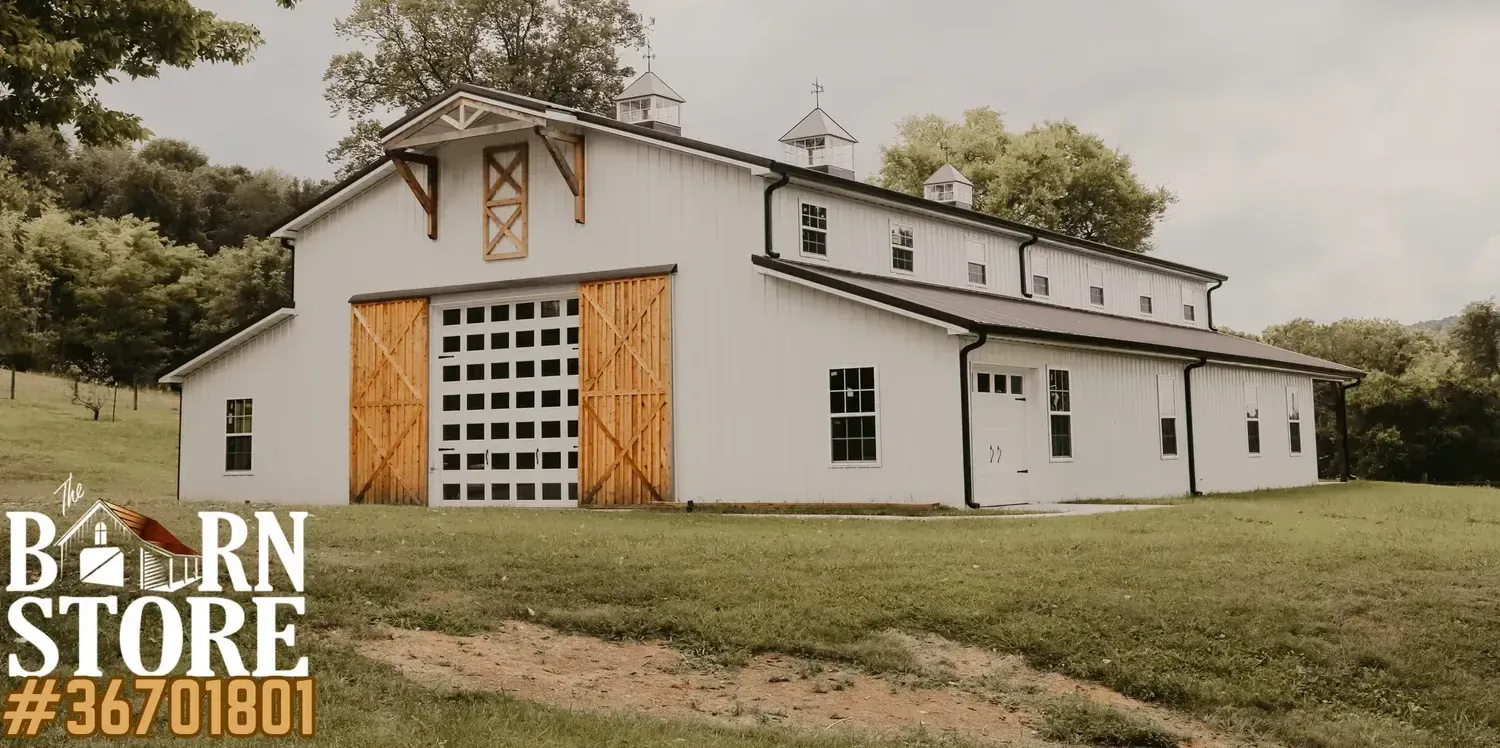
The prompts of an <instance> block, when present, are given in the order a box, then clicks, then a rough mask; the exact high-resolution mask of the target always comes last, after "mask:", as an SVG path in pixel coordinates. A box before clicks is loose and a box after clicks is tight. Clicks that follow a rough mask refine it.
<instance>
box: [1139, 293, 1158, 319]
mask: <svg viewBox="0 0 1500 748" xmlns="http://www.w3.org/2000/svg"><path fill="white" fill-rule="evenodd" d="M1140 305H1141V314H1144V315H1146V316H1147V317H1150V316H1151V315H1152V314H1154V313H1155V312H1156V305H1155V303H1154V301H1153V300H1152V299H1151V297H1150V296H1145V295H1142V296H1141V302H1140Z"/></svg>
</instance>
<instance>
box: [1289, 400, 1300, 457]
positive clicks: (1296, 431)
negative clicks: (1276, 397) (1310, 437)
mask: <svg viewBox="0 0 1500 748" xmlns="http://www.w3.org/2000/svg"><path fill="white" fill-rule="evenodd" d="M1297 395H1298V392H1297V388H1296V387H1288V388H1286V430H1287V444H1289V445H1290V450H1291V453H1292V454H1293V455H1300V454H1302V403H1300V402H1298V399H1297Z"/></svg>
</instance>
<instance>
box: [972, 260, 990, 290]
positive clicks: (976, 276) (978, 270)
mask: <svg viewBox="0 0 1500 748" xmlns="http://www.w3.org/2000/svg"><path fill="white" fill-rule="evenodd" d="M986 275H987V273H986V268H985V266H984V265H983V264H982V263H978V262H971V263H969V282H970V283H972V284H974V285H976V286H983V285H985V284H987V283H988V282H989V281H988V279H987V278H986Z"/></svg>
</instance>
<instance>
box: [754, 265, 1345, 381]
mask: <svg viewBox="0 0 1500 748" xmlns="http://www.w3.org/2000/svg"><path fill="white" fill-rule="evenodd" d="M751 262H753V263H754V264H755V265H757V266H759V267H761V268H765V269H767V270H771V271H774V272H777V273H782V274H785V275H788V276H790V277H792V278H796V279H799V280H801V281H806V282H810V283H813V284H816V285H820V286H824V287H827V288H829V289H832V290H835V291H839V292H842V293H845V294H850V295H853V296H858V297H860V298H862V299H867V300H869V301H872V302H875V303H878V304H882V305H886V306H890V307H894V308H896V309H900V310H903V311H906V312H910V313H912V314H917V315H921V316H923V317H928V318H931V319H934V320H938V321H940V322H944V323H947V324H950V325H954V326H957V327H962V328H964V329H967V330H970V331H973V332H980V331H984V332H986V333H993V334H998V335H1005V336H1008V337H1017V338H1028V339H1035V340H1049V341H1056V342H1064V343H1076V344H1080V345H1102V346H1109V347H1112V348H1123V349H1127V350H1136V351H1140V352H1143V353H1160V354H1167V355H1175V356H1190V357H1193V358H1206V359H1208V360H1210V361H1213V362H1217V363H1229V364H1249V365H1254V366H1268V367H1272V368H1279V369H1290V370H1294V371H1298V372H1304V373H1308V374H1312V375H1314V376H1317V377H1318V378H1323V379H1330V378H1331V379H1338V380H1349V379H1358V378H1362V377H1363V376H1364V372H1363V371H1360V370H1359V369H1355V368H1353V367H1349V366H1344V365H1343V364H1338V363H1334V362H1332V361H1325V360H1323V359H1320V358H1315V357H1313V356H1307V355H1304V354H1301V353H1296V352H1294V351H1288V350H1285V349H1282V348H1277V347H1275V346H1272V345H1266V344H1265V343H1260V342H1257V341H1254V340H1249V339H1247V338H1242V337H1239V336H1237V335H1229V334H1226V333H1221V332H1214V331H1212V330H1204V329H1202V328H1197V327H1185V326H1182V325H1172V324H1167V323H1165V322H1155V321H1150V320H1143V319H1132V318H1130V317H1120V316H1115V315H1111V314H1104V313H1102V312H1093V311H1086V310H1082V309H1070V308H1068V307H1062V306H1056V305H1054V304H1048V303H1045V302H1040V301H1033V300H1029V299H1019V298H1013V297H1006V296H996V295H993V294H988V293H980V292H978V291H969V290H966V289H958V288H949V287H947V286H938V285H933V284H929V283H922V282H919V281H911V280H906V279H903V278H887V277H883V276H874V275H868V274H865V273H858V272H854V271H848V270H835V269H833V268H829V267H823V266H817V267H813V266H810V265H806V264H804V263H799V262H791V261H788V260H781V259H776V258H772V257H767V256H765V255H752V256H751Z"/></svg>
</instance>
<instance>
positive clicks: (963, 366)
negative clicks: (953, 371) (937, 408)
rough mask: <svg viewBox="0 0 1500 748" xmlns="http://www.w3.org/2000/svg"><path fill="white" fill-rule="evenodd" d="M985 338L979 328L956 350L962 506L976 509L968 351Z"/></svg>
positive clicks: (983, 332) (976, 346)
mask: <svg viewBox="0 0 1500 748" xmlns="http://www.w3.org/2000/svg"><path fill="white" fill-rule="evenodd" d="M987 340H989V333H987V332H985V331H984V330H980V331H979V339H978V340H975V341H974V342H972V343H970V344H968V345H966V346H964V347H963V348H960V349H959V351H958V402H959V407H961V408H962V410H961V411H959V414H958V422H959V428H961V429H963V445H964V506H966V507H968V508H970V509H978V508H979V502H977V501H975V500H974V451H973V448H972V446H973V445H972V442H973V436H972V435H971V434H970V433H969V353H970V352H972V351H973V350H974V349H976V348H978V347H980V346H982V345H984V344H985V341H987Z"/></svg>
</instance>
